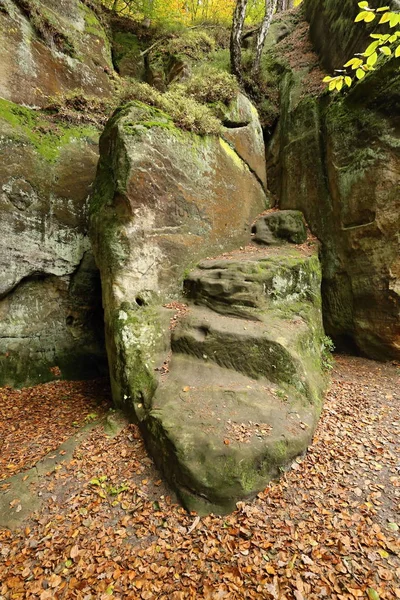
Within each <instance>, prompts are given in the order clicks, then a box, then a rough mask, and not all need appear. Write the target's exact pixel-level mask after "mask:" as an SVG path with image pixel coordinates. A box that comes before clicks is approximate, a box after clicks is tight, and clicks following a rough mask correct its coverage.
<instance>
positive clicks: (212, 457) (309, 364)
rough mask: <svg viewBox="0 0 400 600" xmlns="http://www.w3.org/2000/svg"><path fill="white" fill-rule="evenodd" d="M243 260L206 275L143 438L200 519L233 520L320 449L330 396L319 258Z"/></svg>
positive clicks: (206, 265) (196, 287) (291, 253)
mask: <svg viewBox="0 0 400 600" xmlns="http://www.w3.org/2000/svg"><path fill="white" fill-rule="evenodd" d="M276 250H277V249H276V248H274V249H271V250H264V251H263V253H257V251H256V250H253V251H251V250H250V251H248V252H237V253H234V256H232V257H230V258H222V259H219V260H207V261H203V262H202V263H200V265H199V267H198V268H197V269H196V270H195V271H194V272H192V273H191V274H190V275H189V277H188V279H187V280H186V281H185V289H186V290H187V300H188V302H189V308H188V311H187V312H186V314H185V315H184V316H183V317H182V318H181V320H180V321H179V324H178V326H177V327H176V329H174V331H173V332H172V337H171V348H172V359H171V360H170V362H169V364H168V371H167V374H166V375H164V376H162V377H161V380H160V382H159V386H158V388H157V390H156V392H155V395H154V397H153V398H152V399H151V400H149V401H148V402H146V403H144V405H143V407H142V409H141V413H140V417H141V426H142V429H143V431H144V434H145V437H146V439H147V442H148V444H149V447H150V449H151V451H152V453H153V455H154V457H155V460H156V462H157V463H158V464H159V465H160V467H161V468H162V469H163V471H164V472H165V473H166V475H167V477H168V479H169V481H170V482H171V483H172V485H173V486H174V487H175V488H176V489H177V491H178V494H179V496H180V498H181V500H182V501H183V503H184V505H185V506H186V507H187V508H188V509H190V510H197V511H199V512H200V513H204V512H210V511H214V512H218V513H221V512H229V511H231V510H233V509H234V508H235V504H236V502H237V501H238V500H239V499H241V498H246V497H250V496H252V495H254V494H255V493H257V492H258V491H260V490H261V489H263V488H264V487H265V486H266V484H267V482H268V481H269V480H270V479H271V478H272V477H274V476H277V475H278V474H279V470H280V469H282V468H284V467H285V466H286V465H287V464H288V463H290V461H291V460H292V459H293V458H294V457H296V456H297V455H298V454H300V453H301V452H303V451H304V450H305V449H306V447H307V445H308V444H309V442H310V440H311V437H312V434H313V431H314V428H315V426H316V423H317V420H318V416H319V413H320V408H321V400H322V395H323V390H324V377H323V374H322V365H321V355H322V351H323V339H322V338H323V328H322V315H321V296H320V283H321V274H320V266H319V261H318V257H317V255H316V254H315V253H314V252H311V253H310V252H309V255H307V254H306V253H305V252H304V251H301V250H298V249H293V248H288V247H287V246H285V247H281V248H280V249H279V251H276Z"/></svg>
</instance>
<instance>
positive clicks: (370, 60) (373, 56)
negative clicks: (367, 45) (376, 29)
mask: <svg viewBox="0 0 400 600" xmlns="http://www.w3.org/2000/svg"><path fill="white" fill-rule="evenodd" d="M377 60H378V54H377V53H376V52H374V53H373V54H371V56H369V57H368V58H367V65H368V66H369V67H373V66H374V64H375V63H376V61H377Z"/></svg>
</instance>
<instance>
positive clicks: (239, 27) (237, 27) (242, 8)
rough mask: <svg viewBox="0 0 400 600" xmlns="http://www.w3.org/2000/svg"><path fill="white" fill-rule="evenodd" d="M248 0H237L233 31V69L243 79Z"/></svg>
mask: <svg viewBox="0 0 400 600" xmlns="http://www.w3.org/2000/svg"><path fill="white" fill-rule="evenodd" d="M247 2H248V0H237V2H236V7H235V12H234V15H233V23H232V31H231V44H230V50H231V69H232V73H233V74H234V75H236V76H237V77H238V78H239V80H241V79H242V33H243V25H244V20H245V18H246V8H247Z"/></svg>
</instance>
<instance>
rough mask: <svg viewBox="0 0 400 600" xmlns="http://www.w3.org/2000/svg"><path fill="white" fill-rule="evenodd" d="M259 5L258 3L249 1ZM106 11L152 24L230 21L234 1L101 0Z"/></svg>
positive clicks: (259, 0) (258, 0)
mask: <svg viewBox="0 0 400 600" xmlns="http://www.w3.org/2000/svg"><path fill="white" fill-rule="evenodd" d="M253 2H254V4H257V5H259V4H260V2H261V0H253ZM102 3H103V4H104V5H105V6H106V7H107V8H109V9H111V10H113V11H114V12H117V13H119V14H122V15H126V16H130V17H132V18H134V19H138V20H140V19H148V20H151V21H155V22H171V21H178V22H181V23H184V24H186V25H190V24H193V23H200V22H227V23H228V22H230V20H231V16H232V13H233V8H234V5H235V0H205V1H204V0H186V1H185V2H183V1H182V0H102Z"/></svg>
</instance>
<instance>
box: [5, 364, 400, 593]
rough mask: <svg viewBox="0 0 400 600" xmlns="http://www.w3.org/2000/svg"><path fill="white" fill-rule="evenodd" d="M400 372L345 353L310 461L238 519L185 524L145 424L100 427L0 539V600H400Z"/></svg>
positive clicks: (189, 519) (188, 519)
mask: <svg viewBox="0 0 400 600" xmlns="http://www.w3.org/2000/svg"><path fill="white" fill-rule="evenodd" d="M399 375H400V370H399V368H398V367H397V366H395V365H382V364H379V363H374V362H372V361H367V360H364V359H360V358H350V357H339V358H338V359H337V362H336V367H335V370H334V373H333V383H332V387H331V391H330V393H329V396H328V398H327V401H326V404H325V409H324V412H323V415H322V418H321V422H320V425H319V427H318V430H317V432H316V435H315V438H314V443H313V445H312V447H311V448H310V449H309V452H308V454H307V455H306V456H305V457H304V458H303V459H300V460H298V461H297V462H296V463H294V464H293V465H292V468H291V469H290V470H289V471H288V472H287V473H285V474H284V476H283V477H282V479H281V481H280V482H279V483H274V484H271V485H270V486H269V487H268V488H267V490H265V492H263V493H261V494H259V496H258V498H257V499H256V500H254V501H253V502H252V503H248V504H245V503H240V504H239V506H238V510H237V511H236V512H235V513H234V514H232V515H229V516H227V517H214V516H210V517H206V518H202V519H201V520H199V519H198V518H196V517H195V515H187V514H186V513H185V512H184V511H183V510H182V509H181V508H179V507H177V506H176V505H175V504H174V503H173V501H172V500H171V497H170V495H169V492H168V490H167V489H166V488H165V486H164V485H163V483H162V482H161V480H160V478H159V475H158V473H157V472H156V471H155V469H154V467H153V465H152V462H151V460H149V458H148V457H147V455H146V452H145V449H144V446H143V443H142V440H141V438H140V435H139V432H138V430H137V428H136V427H135V426H132V425H129V424H123V423H122V424H120V426H119V428H117V430H116V431H114V434H113V435H108V434H107V433H106V432H105V430H104V427H103V426H101V425H99V426H98V427H96V428H94V429H93V430H92V431H91V432H89V433H88V435H87V436H86V437H85V439H84V440H83V441H82V443H80V444H79V445H78V446H77V447H76V449H75V451H74V454H73V456H72V458H71V457H68V459H67V460H65V461H64V462H61V463H60V462H58V463H57V465H56V466H55V467H54V468H53V469H52V470H50V471H49V473H48V474H46V473H43V474H42V476H41V477H40V478H39V480H38V481H37V482H36V483H34V484H32V491H33V493H34V494H38V495H39V496H40V498H41V499H42V506H41V508H40V510H39V512H37V513H36V514H35V515H34V516H33V517H32V518H30V519H28V520H26V521H25V522H24V523H23V524H22V526H21V527H20V529H17V530H15V531H13V532H11V531H10V530H7V529H4V530H0V599H1V600H3V599H4V600H5V599H7V600H9V599H11V598H40V599H42V600H46V599H47V598H49V599H50V598H51V599H55V600H58V599H64V598H68V599H69V598H71V599H72V598H77V599H82V600H91V599H93V600H94V599H107V598H121V599H122V598H123V599H126V598H128V599H129V598H132V599H143V600H151V599H153V598H154V599H163V600H164V599H165V600H166V599H168V600H180V599H196V600H197V599H210V600H211V599H212V600H214V599H216V600H219V599H223V600H231V599H242V598H267V599H270V598H272V599H273V598H277V599H287V600H291V599H293V598H294V599H296V600H301V599H302V598H304V599H307V600H313V599H317V598H328V599H329V598H334V599H338V600H347V599H349V600H350V599H354V598H366V599H368V598H370V600H376V599H377V598H381V599H387V600H391V599H394V598H400V556H399V552H400V544H399V532H398V526H399V525H400V447H399V446H400V441H399V440H400V438H399V433H400V414H399V413H400V411H399V407H400V392H399V389H400V386H399V383H400V377H399ZM3 393H4V390H0V396H2V395H3ZM5 393H7V392H5ZM106 396H107V394H105V396H104V400H105V402H106ZM97 399H99V398H97ZM36 406H37V404H36V403H35V402H32V404H31V405H30V406H29V411H30V414H31V415H32V418H33V419H35V414H34V411H35V407H36ZM27 408H28V407H27V406H25V410H26V409H27ZM18 418H19V414H18V411H15V422H18ZM83 421H84V419H83ZM118 430H119V433H118ZM109 433H110V432H109ZM115 434H116V435H115ZM27 456H28V457H29V453H28V455H27ZM3 487H4V488H5V489H6V488H7V481H4V482H3ZM0 498H1V497H0ZM19 500H20V499H19V498H13V499H12V500H11V501H10V502H12V503H14V504H13V506H14V507H15V506H18V502H19Z"/></svg>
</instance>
